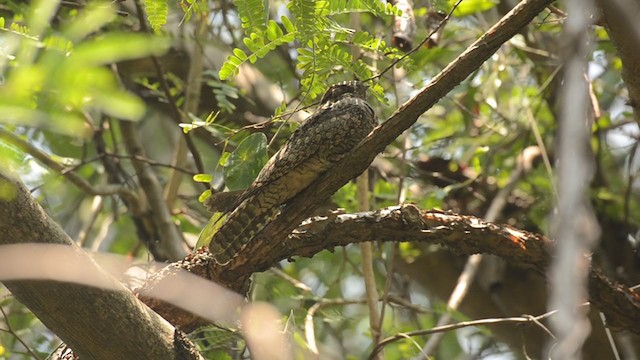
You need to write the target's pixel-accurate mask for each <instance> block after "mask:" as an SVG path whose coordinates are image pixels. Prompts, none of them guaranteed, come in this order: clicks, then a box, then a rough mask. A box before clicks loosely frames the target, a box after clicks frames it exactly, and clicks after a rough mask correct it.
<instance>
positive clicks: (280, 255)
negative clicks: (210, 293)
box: [151, 205, 640, 334]
mask: <svg viewBox="0 0 640 360" xmlns="http://www.w3.org/2000/svg"><path fill="white" fill-rule="evenodd" d="M365 241H395V242H416V243H418V242H420V243H429V244H439V245H442V246H445V247H446V248H448V249H449V250H451V251H452V252H454V253H455V254H458V255H472V254H478V253H486V254H493V255H496V256H499V257H501V258H502V259H504V260H505V261H507V262H510V263H513V264H515V265H518V266H522V267H526V268H530V269H532V270H534V271H535V272H537V273H538V274H540V275H541V276H545V274H546V272H547V268H548V266H549V264H550V263H551V253H552V247H553V242H552V241H550V240H549V239H547V238H546V237H544V236H541V235H537V234H533V233H529V232H527V231H523V230H519V229H516V228H513V227H511V226H508V225H498V224H494V223H489V222H485V221H482V220H480V219H478V218H476V217H473V216H463V215H457V214H452V213H445V212H442V211H424V210H420V209H418V208H417V207H415V206H413V205H403V206H395V207H390V208H386V209H381V210H377V211H370V212H363V213H356V214H342V215H333V216H329V217H315V218H313V219H308V220H307V221H305V222H304V223H303V224H302V225H300V226H299V227H298V228H297V229H295V230H294V231H293V233H292V234H291V235H290V236H289V237H287V238H286V239H285V240H284V241H282V242H280V243H277V244H275V243H274V244H272V245H271V246H269V247H263V248H261V249H256V251H255V252H254V253H253V255H252V256H253V260H254V262H253V263H252V264H251V267H250V269H249V270H250V271H252V272H259V271H263V270H265V269H268V268H269V267H271V266H272V265H273V264H275V263H277V262H278V261H281V260H284V259H289V258H292V257H294V256H304V257H312V256H314V255H315V254H317V253H318V252H320V251H322V250H332V249H333V248H334V247H336V246H346V245H349V244H354V243H361V242H365ZM213 263H214V262H213V261H212V260H211V259H210V257H209V256H208V253H206V252H203V251H199V252H197V253H196V254H194V255H192V256H190V257H188V258H187V259H185V261H182V262H179V263H176V264H177V265H174V266H178V267H180V268H183V269H186V270H188V271H189V272H192V273H195V274H197V275H199V276H202V277H205V278H208V279H210V280H214V281H220V279H218V278H217V277H218V274H216V273H211V272H209V271H208V269H210V268H211V266H212V265H211V264H213ZM589 280H590V282H589V295H590V301H591V303H592V304H593V305H595V306H597V307H598V309H599V310H600V311H602V312H603V313H604V314H605V315H606V318H607V325H608V326H609V327H611V328H614V329H624V330H629V331H632V332H634V333H637V334H640V295H638V294H637V293H635V292H633V291H632V290H630V289H629V288H628V287H626V286H624V285H622V284H619V283H616V282H614V281H612V280H609V279H607V278H606V277H605V276H604V275H603V274H601V273H600V272H599V271H598V270H596V269H593V268H592V269H591V270H590V273H589ZM241 282H242V281H241V280H237V281H236V282H230V283H229V282H227V283H224V284H225V286H228V287H239V286H241V285H242V284H241ZM151 306H152V308H153V309H154V310H156V311H158V312H159V313H160V314H161V315H162V316H163V317H165V318H166V319H169V320H170V321H171V322H172V323H174V324H175V325H179V326H181V327H182V328H185V329H192V328H193V326H192V325H193V324H191V322H194V324H197V325H202V324H203V322H202V319H199V318H197V317H194V316H192V315H188V314H185V313H184V312H183V311H181V310H178V309H176V308H175V307H172V306H167V305H166V304H165V305H161V304H158V303H153V304H152V305H151Z"/></svg>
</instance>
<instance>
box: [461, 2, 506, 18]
mask: <svg viewBox="0 0 640 360" xmlns="http://www.w3.org/2000/svg"><path fill="white" fill-rule="evenodd" d="M457 2H458V1H457V0H449V8H450V9H451V8H453V6H454V5H455V4H456V3H457ZM497 4H498V1H497V0H465V1H463V2H461V3H460V5H458V7H457V8H456V10H455V11H454V12H453V15H454V16H457V17H462V16H467V15H471V14H475V13H479V12H483V11H487V10H489V9H491V8H493V7H494V6H496V5H497Z"/></svg>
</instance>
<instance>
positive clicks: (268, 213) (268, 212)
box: [209, 195, 280, 265]
mask: <svg viewBox="0 0 640 360" xmlns="http://www.w3.org/2000/svg"><path fill="white" fill-rule="evenodd" d="M279 212H280V210H279V206H264V204H261V203H260V201H259V200H258V197H257V196H256V195H253V196H251V197H249V198H247V199H245V200H244V201H243V202H242V203H241V204H240V205H239V206H238V207H237V208H236V209H235V210H233V211H232V212H231V213H230V214H229V215H228V216H227V220H226V222H225V223H224V225H222V227H221V228H220V230H218V232H216V233H215V234H214V235H213V238H212V240H211V243H210V244H209V251H210V252H211V255H212V256H213V259H214V260H215V262H216V263H217V264H219V265H226V264H228V263H229V262H230V261H231V260H233V258H235V257H236V256H237V255H238V253H239V252H240V251H242V249H244V248H245V247H246V246H247V244H249V242H250V241H251V240H252V239H253V238H254V237H255V236H256V235H257V234H258V233H259V232H260V231H262V229H264V227H265V226H266V225H267V224H268V223H269V222H271V221H272V220H273V219H274V218H275V217H276V216H277V215H278V213H279Z"/></svg>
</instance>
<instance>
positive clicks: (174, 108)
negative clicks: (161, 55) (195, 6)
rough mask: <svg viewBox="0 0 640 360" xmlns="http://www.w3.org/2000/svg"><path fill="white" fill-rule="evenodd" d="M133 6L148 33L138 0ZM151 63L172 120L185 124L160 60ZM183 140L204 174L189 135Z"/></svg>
mask: <svg viewBox="0 0 640 360" xmlns="http://www.w3.org/2000/svg"><path fill="white" fill-rule="evenodd" d="M134 4H135V6H136V14H137V16H138V21H139V22H140V29H141V30H142V31H143V32H149V27H148V26H147V20H146V19H145V16H144V9H143V7H142V4H141V3H140V0H134ZM151 62H152V63H153V67H154V69H155V70H156V75H157V76H158V80H159V81H160V86H161V87H162V91H163V92H164V95H165V97H166V98H167V101H168V102H169V107H170V108H171V112H172V113H173V120H174V121H175V122H176V123H180V122H186V121H184V120H185V119H184V117H183V114H182V112H180V109H178V105H177V104H176V101H175V99H174V98H173V95H171V89H170V88H169V83H168V82H167V79H166V78H165V76H164V70H163V69H162V65H161V64H160V60H158V57H156V56H151ZM183 138H184V141H185V143H186V144H187V147H188V148H189V151H190V152H191V156H193V162H194V163H195V165H196V169H198V172H199V173H204V163H203V162H202V157H201V156H200V152H199V151H198V149H197V148H196V145H195V143H194V142H193V138H192V137H191V135H190V134H188V133H187V134H184V133H183Z"/></svg>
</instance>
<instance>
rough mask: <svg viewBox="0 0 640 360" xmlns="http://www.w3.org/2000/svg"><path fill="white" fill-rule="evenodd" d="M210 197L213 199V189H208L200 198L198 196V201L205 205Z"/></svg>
mask: <svg viewBox="0 0 640 360" xmlns="http://www.w3.org/2000/svg"><path fill="white" fill-rule="evenodd" d="M210 197H211V189H207V190H205V191H203V192H202V194H200V196H198V201H199V202H200V203H204V202H205V201H206V200H207V199H208V198H210Z"/></svg>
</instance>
